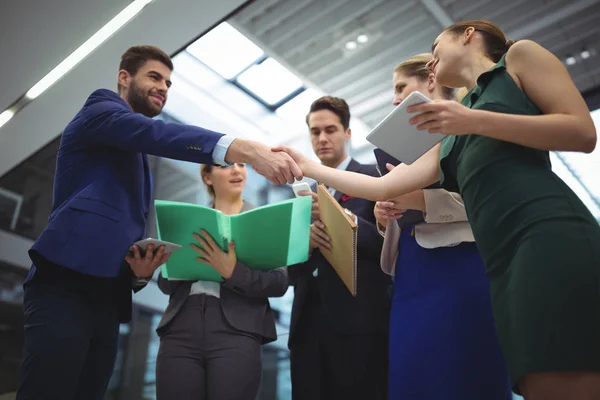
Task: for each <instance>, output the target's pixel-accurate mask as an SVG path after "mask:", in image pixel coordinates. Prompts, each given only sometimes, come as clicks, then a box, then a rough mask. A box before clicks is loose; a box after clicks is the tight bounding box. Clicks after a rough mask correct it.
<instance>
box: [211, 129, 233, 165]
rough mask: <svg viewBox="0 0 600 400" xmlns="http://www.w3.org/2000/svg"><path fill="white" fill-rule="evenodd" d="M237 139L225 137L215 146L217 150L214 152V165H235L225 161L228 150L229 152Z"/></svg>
mask: <svg viewBox="0 0 600 400" xmlns="http://www.w3.org/2000/svg"><path fill="white" fill-rule="evenodd" d="M235 139H236V138H235V137H232V136H227V135H223V136H221V138H220V139H219V141H218V142H217V144H216V145H215V149H214V150H213V163H214V164H215V165H233V163H228V162H227V161H225V156H226V155H227V150H229V146H231V143H233V141H234V140H235Z"/></svg>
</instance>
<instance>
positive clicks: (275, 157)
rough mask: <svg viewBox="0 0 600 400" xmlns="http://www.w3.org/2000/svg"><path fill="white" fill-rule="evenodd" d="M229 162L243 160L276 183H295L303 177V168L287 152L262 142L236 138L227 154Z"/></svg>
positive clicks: (226, 158)
mask: <svg viewBox="0 0 600 400" xmlns="http://www.w3.org/2000/svg"><path fill="white" fill-rule="evenodd" d="M225 161H227V162H243V163H249V164H251V165H252V168H254V170H255V171H256V172H258V173H259V174H261V175H262V176H264V177H265V178H267V179H268V180H269V181H271V182H272V183H274V184H284V183H286V182H287V183H294V179H298V180H301V179H302V178H303V174H302V170H301V169H300V167H299V166H298V164H296V162H295V161H294V160H293V159H292V157H290V155H289V154H287V153H285V152H274V151H271V148H269V147H267V146H265V145H264V144H262V143H258V142H251V141H248V140H243V139H235V140H234V141H233V142H232V143H231V145H230V146H229V149H227V154H226V155H225Z"/></svg>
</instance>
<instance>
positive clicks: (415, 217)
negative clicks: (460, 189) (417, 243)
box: [373, 148, 441, 228]
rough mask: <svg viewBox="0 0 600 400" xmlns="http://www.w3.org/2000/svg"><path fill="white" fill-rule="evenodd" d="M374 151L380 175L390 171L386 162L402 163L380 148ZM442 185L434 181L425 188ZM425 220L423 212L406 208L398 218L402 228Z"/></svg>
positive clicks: (437, 187)
mask: <svg viewBox="0 0 600 400" xmlns="http://www.w3.org/2000/svg"><path fill="white" fill-rule="evenodd" d="M373 153H374V154H375V159H376V160H377V166H376V167H377V171H379V175H381V176H384V175H385V174H387V173H388V172H390V171H388V169H387V167H386V164H392V165H393V166H394V167H395V166H397V165H399V164H401V162H400V161H399V160H398V159H396V158H394V157H393V156H391V155H389V154H388V153H386V152H385V151H383V150H381V149H379V148H377V149H374V150H373ZM440 187H441V186H440V184H439V183H434V184H433V185H431V186H428V187H426V188H425V189H439V188H440ZM423 221H425V218H424V216H423V212H421V211H418V210H406V212H405V213H404V214H403V215H402V218H400V219H399V220H397V222H398V226H399V227H400V228H402V227H404V226H406V225H414V224H418V223H420V222H423Z"/></svg>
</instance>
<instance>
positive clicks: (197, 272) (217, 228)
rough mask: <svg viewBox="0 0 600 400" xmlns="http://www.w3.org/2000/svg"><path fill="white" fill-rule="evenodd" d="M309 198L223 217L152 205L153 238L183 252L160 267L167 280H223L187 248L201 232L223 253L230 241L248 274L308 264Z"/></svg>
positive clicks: (188, 207) (196, 208)
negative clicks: (252, 271) (179, 248)
mask: <svg viewBox="0 0 600 400" xmlns="http://www.w3.org/2000/svg"><path fill="white" fill-rule="evenodd" d="M311 207H312V198H311V197H310V196H303V197H297V198H294V199H291V200H286V201H282V202H279V203H275V204H269V205H266V206H262V207H258V208H254V209H252V210H249V211H246V212H243V213H240V214H237V215H231V216H230V215H226V214H223V213H222V212H220V211H218V210H215V209H213V208H210V207H204V206H200V205H197V204H189V203H179V202H175V201H164V200H155V201H154V208H155V212H156V228H157V231H158V238H159V239H160V240H165V241H167V242H173V243H177V244H179V245H181V246H183V248H182V249H181V250H177V251H175V252H173V254H171V257H170V258H169V261H167V263H166V264H164V265H163V266H162V274H163V277H165V278H168V279H185V280H203V281H214V282H220V281H222V280H223V278H222V277H221V276H220V275H219V273H218V272H217V271H215V270H214V269H213V268H212V267H211V266H209V265H207V264H204V263H202V262H199V261H197V260H196V258H197V257H199V256H200V255H199V254H198V253H197V252H196V251H194V250H193V249H192V248H190V244H191V243H194V244H196V245H198V246H199V247H201V246H200V244H199V243H198V242H197V241H196V240H195V239H194V238H193V237H192V233H199V232H200V230H201V229H204V230H205V231H207V232H208V233H209V234H210V235H211V236H212V238H213V239H214V240H215V241H216V242H217V244H219V246H221V248H222V249H223V250H224V251H227V248H228V243H229V241H230V240H233V242H234V243H235V252H236V255H237V259H238V261H239V262H241V263H242V264H244V265H246V266H248V267H249V268H252V269H260V270H271V269H274V268H279V267H284V266H288V265H293V264H298V263H301V262H304V261H306V260H308V246H309V236H310V212H311Z"/></svg>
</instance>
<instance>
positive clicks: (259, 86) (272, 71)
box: [237, 58, 302, 105]
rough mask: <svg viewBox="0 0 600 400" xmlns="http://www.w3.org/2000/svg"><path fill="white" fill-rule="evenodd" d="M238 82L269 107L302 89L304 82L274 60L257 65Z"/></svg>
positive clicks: (270, 59) (269, 59)
mask: <svg viewBox="0 0 600 400" xmlns="http://www.w3.org/2000/svg"><path fill="white" fill-rule="evenodd" d="M237 81H238V82H239V84H240V85H242V86H244V87H245V88H246V89H248V90H249V91H250V92H252V93H254V94H255V95H256V96H258V97H259V98H260V99H261V100H263V101H264V102H265V103H267V104H269V105H275V104H277V103H279V102H280V101H282V100H283V99H285V98H286V97H288V96H290V95H291V94H292V93H294V92H296V91H297V90H298V89H300V88H302V81H301V80H300V79H299V78H298V77H297V76H296V75H294V74H292V73H291V72H290V71H288V70H287V68H285V67H284V66H283V65H281V64H279V63H278V62H277V61H275V60H274V59H272V58H267V59H266V60H265V61H263V62H262V63H260V64H255V65H253V66H252V67H250V68H248V69H247V70H246V71H244V72H243V73H241V74H240V76H238V78H237Z"/></svg>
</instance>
